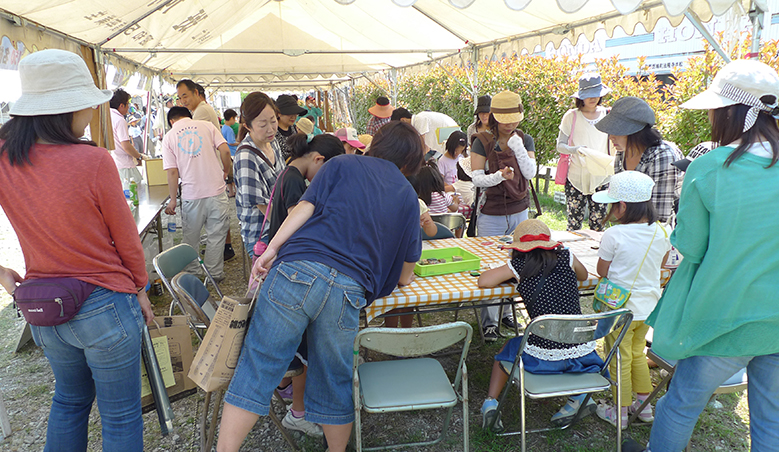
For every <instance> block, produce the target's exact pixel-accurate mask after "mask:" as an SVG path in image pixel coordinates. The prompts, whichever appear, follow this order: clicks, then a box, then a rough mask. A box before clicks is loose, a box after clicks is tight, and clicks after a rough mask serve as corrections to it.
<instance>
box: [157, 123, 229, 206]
mask: <svg viewBox="0 0 779 452" xmlns="http://www.w3.org/2000/svg"><path fill="white" fill-rule="evenodd" d="M225 143H227V142H226V141H225V139H224V137H222V133H221V132H220V131H219V130H218V129H217V128H216V127H214V126H213V125H212V124H211V123H209V122H206V121H195V120H193V119H189V118H182V119H180V120H178V121H176V122H175V123H174V124H173V128H171V129H170V131H169V132H168V133H167V135H165V138H163V139H162V168H163V169H165V170H169V169H173V168H178V170H179V177H180V178H181V199H203V198H210V197H212V196H217V195H219V194H221V193H224V191H225V181H224V173H223V172H222V167H221V166H220V163H219V159H218V157H217V151H216V148H217V147H219V146H220V145H221V144H225Z"/></svg>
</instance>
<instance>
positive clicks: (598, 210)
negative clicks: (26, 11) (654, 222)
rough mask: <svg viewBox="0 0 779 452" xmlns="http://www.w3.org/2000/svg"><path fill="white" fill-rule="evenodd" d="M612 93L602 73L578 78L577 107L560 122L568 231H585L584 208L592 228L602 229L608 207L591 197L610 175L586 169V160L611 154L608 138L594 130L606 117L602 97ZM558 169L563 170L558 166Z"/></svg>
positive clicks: (560, 143)
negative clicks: (565, 161) (565, 162)
mask: <svg viewBox="0 0 779 452" xmlns="http://www.w3.org/2000/svg"><path fill="white" fill-rule="evenodd" d="M610 92H611V89H610V88H609V87H607V86H606V85H604V84H603V82H602V81H601V78H600V75H599V74H597V73H588V74H584V75H583V76H582V77H581V78H580V79H579V90H578V91H577V92H576V93H575V94H574V95H572V96H571V97H573V98H574V99H576V108H572V109H570V110H568V111H567V112H566V113H565V115H563V119H562V121H561V122H560V130H559V133H558V134H557V152H559V153H560V154H561V155H560V158H561V160H562V159H565V158H567V159H568V174H567V175H566V177H565V182H564V184H565V200H566V210H567V212H566V213H567V217H568V230H569V231H576V230H578V229H581V228H582V222H583V221H584V210H585V209H589V212H590V220H589V224H590V229H592V230H594V231H602V230H603V226H604V224H603V223H604V221H603V220H604V219H605V218H606V206H605V205H603V204H598V203H596V202H594V201H593V200H592V194H593V193H595V190H596V189H598V188H600V186H601V185H602V184H603V183H604V182H607V181H608V176H606V175H603V174H598V175H594V174H592V173H591V172H590V171H589V170H588V169H587V165H586V161H585V159H586V158H587V156H588V154H589V153H591V152H599V153H601V154H603V155H604V156H606V155H609V154H610V153H609V137H608V135H606V134H605V133H603V132H601V131H600V130H598V129H596V128H595V124H597V123H598V121H600V120H601V119H603V117H604V116H606V113H607V110H606V107H604V106H602V105H601V102H602V101H603V96H605V95H607V94H609V93H610ZM559 170H561V168H560V167H559V166H558V171H559ZM560 176H561V177H562V175H560ZM557 180H560V179H557ZM561 182H562V181H561ZM561 182H558V184H559V183H561Z"/></svg>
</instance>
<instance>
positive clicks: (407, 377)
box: [353, 322, 473, 452]
mask: <svg viewBox="0 0 779 452" xmlns="http://www.w3.org/2000/svg"><path fill="white" fill-rule="evenodd" d="M472 335H473V330H472V328H471V326H470V325H469V324H467V323H465V322H455V323H448V324H444V325H435V326H429V327H424V328H405V329H404V328H401V329H396V328H366V329H364V330H362V331H360V333H359V334H357V337H356V338H355V340H354V367H353V372H354V377H353V386H354V390H353V394H354V412H355V420H354V430H355V435H354V440H355V444H356V447H357V452H361V451H362V450H381V449H390V448H396V447H407V446H428V445H432V444H437V443H439V442H441V441H442V440H443V439H444V438H445V437H446V433H447V430H448V427H449V421H450V419H451V417H452V410H453V409H454V406H455V405H456V404H457V402H458V400H460V401H462V404H463V450H464V451H465V452H467V451H468V370H467V368H466V365H465V357H466V356H467V355H468V347H469V345H470V343H471V337H472ZM460 341H464V342H463V349H462V354H461V355H460V361H459V363H458V364H457V374H456V375H455V377H454V381H450V380H449V377H447V375H446V372H444V368H443V367H442V366H441V363H439V362H438V361H436V360H435V359H433V358H420V357H419V356H422V355H427V354H430V353H433V352H436V351H439V350H442V349H444V348H446V347H449V346H451V345H454V344H457V343H458V342H460ZM360 347H364V348H367V349H369V350H375V351H378V352H381V353H386V354H389V355H394V356H403V357H416V358H412V359H398V360H390V361H378V362H366V363H363V364H359V362H358V360H359V351H360ZM460 385H461V393H460V394H458V393H457V391H456V389H457V387H458V386H460ZM434 408H448V410H447V412H446V416H445V418H444V423H443V428H442V430H441V435H440V436H439V437H438V438H436V439H435V440H432V441H424V442H413V443H406V444H392V445H386V446H378V447H370V448H368V447H366V448H363V445H362V429H361V427H362V426H361V423H360V414H361V410H362V409H364V410H365V411H366V412H367V413H390V412H397V411H411V410H427V409H434Z"/></svg>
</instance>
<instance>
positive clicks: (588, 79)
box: [571, 72, 611, 100]
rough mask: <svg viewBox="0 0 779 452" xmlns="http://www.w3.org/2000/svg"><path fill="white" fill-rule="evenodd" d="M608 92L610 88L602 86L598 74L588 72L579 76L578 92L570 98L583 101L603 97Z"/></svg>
mask: <svg viewBox="0 0 779 452" xmlns="http://www.w3.org/2000/svg"><path fill="white" fill-rule="evenodd" d="M610 92H611V88H609V87H608V86H606V85H604V84H603V82H602V81H601V78H600V74H598V73H597V72H590V73H587V74H584V75H582V76H581V78H580V79H579V91H577V92H576V93H574V94H573V95H572V96H571V97H573V98H576V99H581V100H584V99H589V98H591V97H603V96H605V95H606V94H608V93H610Z"/></svg>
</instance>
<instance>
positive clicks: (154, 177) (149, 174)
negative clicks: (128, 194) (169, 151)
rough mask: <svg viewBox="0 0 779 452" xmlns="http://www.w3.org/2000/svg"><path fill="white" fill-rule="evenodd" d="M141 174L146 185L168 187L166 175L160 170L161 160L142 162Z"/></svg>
mask: <svg viewBox="0 0 779 452" xmlns="http://www.w3.org/2000/svg"><path fill="white" fill-rule="evenodd" d="M143 174H145V175H146V184H148V185H150V186H151V185H168V174H167V173H166V172H165V170H163V169H162V159H149V160H144V161H143Z"/></svg>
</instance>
